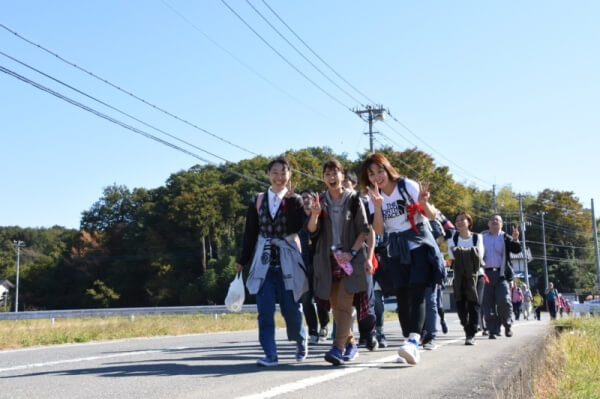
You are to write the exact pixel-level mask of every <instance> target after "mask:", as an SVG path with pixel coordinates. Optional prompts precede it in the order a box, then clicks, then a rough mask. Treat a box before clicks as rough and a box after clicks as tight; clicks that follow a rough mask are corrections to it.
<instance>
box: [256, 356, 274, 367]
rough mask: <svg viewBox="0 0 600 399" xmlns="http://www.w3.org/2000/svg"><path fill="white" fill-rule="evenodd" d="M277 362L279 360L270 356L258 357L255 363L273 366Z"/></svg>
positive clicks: (261, 365)
mask: <svg viewBox="0 0 600 399" xmlns="http://www.w3.org/2000/svg"><path fill="white" fill-rule="evenodd" d="M278 364H279V361H278V360H277V358H276V357H275V358H270V357H263V358H262V359H258V360H257V361H256V365H257V366H259V367H273V366H277V365H278Z"/></svg>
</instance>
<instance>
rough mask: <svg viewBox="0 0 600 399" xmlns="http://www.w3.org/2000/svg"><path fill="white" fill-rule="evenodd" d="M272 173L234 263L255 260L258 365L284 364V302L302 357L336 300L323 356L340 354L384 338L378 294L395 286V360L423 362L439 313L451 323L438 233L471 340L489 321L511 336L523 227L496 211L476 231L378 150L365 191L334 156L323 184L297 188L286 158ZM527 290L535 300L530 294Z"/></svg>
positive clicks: (367, 168) (323, 329) (363, 179)
mask: <svg viewBox="0 0 600 399" xmlns="http://www.w3.org/2000/svg"><path fill="white" fill-rule="evenodd" d="M267 172H268V176H269V180H270V183H271V186H270V187H269V189H268V190H267V191H266V192H264V193H259V194H258V195H256V196H255V197H253V198H252V201H251V202H250V204H249V206H248V210H247V215H246V226H245V230H244V236H243V244H242V252H241V255H240V257H239V258H238V260H237V264H236V268H237V269H238V271H241V270H243V268H244V267H245V266H246V267H248V266H249V272H248V277H247V281H246V286H247V289H248V292H249V293H250V294H252V295H256V304H257V309H258V327H259V328H258V330H259V341H260V345H261V347H262V349H263V352H264V357H262V358H260V359H258V360H257V364H258V365H259V366H266V367H268V366H275V365H277V364H278V355H277V344H276V341H275V321H274V313H275V304H276V303H277V302H278V303H279V304H280V309H281V313H282V315H283V317H284V319H285V323H286V332H287V338H288V340H291V341H294V342H296V352H295V358H296V360H297V361H302V360H304V359H305V358H306V357H307V355H308V350H309V344H315V343H317V342H318V341H319V340H320V339H321V338H325V337H326V336H327V335H328V334H329V330H328V327H327V326H328V324H329V321H330V320H329V310H331V311H332V313H333V327H332V337H333V338H332V339H333V345H332V347H331V348H330V349H329V350H328V351H327V352H326V353H325V356H324V357H325V360H326V361H327V362H329V363H331V364H333V365H341V364H344V363H345V362H349V361H352V360H354V359H356V357H357V356H358V355H359V351H358V346H359V345H364V346H365V347H366V348H367V349H369V350H376V349H377V348H378V347H385V346H387V344H388V343H387V341H386V337H385V334H384V330H383V297H384V296H388V295H395V296H396V300H397V314H398V319H399V323H400V327H401V330H402V335H403V338H404V339H403V341H402V343H401V345H400V346H399V348H398V355H399V358H398V361H399V362H403V363H409V364H417V363H418V362H419V360H420V355H419V350H418V349H419V346H422V347H423V348H424V349H435V347H436V345H435V337H436V334H437V324H438V319H439V321H440V323H441V327H442V331H443V332H444V333H446V332H447V331H448V328H447V325H446V323H445V320H444V313H443V306H442V304H441V298H442V289H443V287H444V284H445V283H446V263H445V260H444V256H443V255H442V253H441V251H440V245H439V244H440V243H441V242H442V241H446V242H447V244H448V255H449V257H450V259H451V260H452V264H453V268H454V279H453V289H454V293H455V297H456V307H457V312H458V316H459V319H460V322H461V324H462V326H463V328H464V331H465V344H466V345H474V344H475V335H476V333H477V332H478V331H479V330H483V329H485V330H486V331H487V334H488V336H489V338H490V339H495V338H496V337H497V336H499V335H500V334H501V327H504V333H505V335H506V336H507V337H510V336H512V335H513V331H512V329H511V327H512V322H513V299H515V298H516V297H515V296H513V295H512V291H511V288H510V287H509V282H511V281H512V280H513V273H512V267H511V265H510V256H509V252H512V253H519V252H520V251H521V245H520V244H519V242H518V237H519V232H518V230H517V229H516V227H513V229H512V231H511V234H507V233H505V232H504V231H503V229H502V228H503V221H502V218H501V217H500V215H492V216H491V217H490V219H489V223H488V226H489V230H487V231H485V232H483V233H481V234H476V233H473V232H472V231H471V229H472V226H473V219H472V217H471V216H470V215H469V214H468V213H467V212H460V213H458V214H457V215H456V216H455V218H454V220H453V222H454V223H452V222H451V221H450V220H448V219H446V218H445V217H444V215H443V214H441V212H439V211H438V210H437V209H436V208H435V207H434V206H433V204H432V203H431V201H430V193H429V187H428V185H425V184H421V183H418V182H416V181H414V180H411V179H409V178H406V177H401V176H400V175H399V173H398V172H397V171H396V170H395V169H394V168H393V166H392V165H391V164H390V162H389V161H388V160H387V159H386V158H385V156H383V155H382V154H378V153H375V154H372V155H370V156H369V157H367V159H366V160H365V161H364V162H363V164H362V166H361V170H360V186H361V187H362V192H363V194H364V195H362V196H361V195H360V194H359V192H357V191H356V190H355V188H356V187H357V185H358V183H359V182H358V179H357V178H356V175H355V174H353V173H352V172H350V171H348V172H346V171H345V170H344V167H343V166H342V164H341V163H340V162H339V161H338V160H335V159H332V160H329V161H327V162H326V163H325V164H324V165H323V167H322V178H323V181H324V183H325V186H326V190H325V191H324V192H322V193H320V194H315V193H311V192H309V191H302V192H301V194H300V195H298V194H296V193H295V189H294V187H293V186H292V185H291V184H290V178H291V168H290V164H289V162H288V160H287V159H285V158H283V157H281V158H276V159H274V160H272V161H271V162H270V163H269V165H268V170H267ZM519 289H520V288H519ZM529 297H530V301H532V302H533V303H534V304H535V297H531V294H529ZM521 301H523V299H522V300H521ZM515 310H516V308H515ZM303 313H304V317H305V319H306V323H307V325H308V329H305V328H304V323H303V320H302V314H303ZM515 313H517V312H515ZM525 317H526V318H528V314H527V315H526V316H525ZM354 318H356V320H357V321H358V331H359V337H358V338H359V339H358V340H357V339H356V337H355V336H354V335H353V323H354ZM319 327H320V328H319Z"/></svg>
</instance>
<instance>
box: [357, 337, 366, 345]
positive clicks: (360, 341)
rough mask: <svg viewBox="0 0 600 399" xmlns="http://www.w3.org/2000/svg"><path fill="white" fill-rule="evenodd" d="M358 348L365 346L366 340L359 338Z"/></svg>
mask: <svg viewBox="0 0 600 399" xmlns="http://www.w3.org/2000/svg"><path fill="white" fill-rule="evenodd" d="M358 346H367V339H366V338H360V339H359V340H358Z"/></svg>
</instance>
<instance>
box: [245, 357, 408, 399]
mask: <svg viewBox="0 0 600 399" xmlns="http://www.w3.org/2000/svg"><path fill="white" fill-rule="evenodd" d="M397 357H398V356H396V355H394V356H388V357H384V358H381V359H377V360H373V361H371V362H368V363H359V364H356V365H353V366H351V367H344V368H341V369H337V370H335V371H331V372H329V373H327V374H324V375H319V376H316V377H308V378H305V379H303V380H298V381H296V382H292V383H289V384H283V385H279V386H277V387H274V388H271V389H269V390H267V391H264V392H260V393H257V394H253V395H247V396H240V397H238V398H237V399H264V398H272V397H275V396H277V395H283V394H284V393H289V392H293V391H298V390H300V389H304V388H307V387H309V386H312V385H317V384H320V383H322V382H326V381H330V380H333V379H336V378H339V377H343V376H345V375H349V374H354V373H357V372H359V371H362V370H364V369H367V368H369V367H374V366H379V365H380V364H382V363H386V362H391V361H394V360H396V358H397Z"/></svg>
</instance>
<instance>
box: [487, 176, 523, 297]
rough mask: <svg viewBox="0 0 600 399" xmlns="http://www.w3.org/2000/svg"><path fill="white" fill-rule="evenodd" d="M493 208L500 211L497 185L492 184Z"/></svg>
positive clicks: (496, 211) (495, 211)
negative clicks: (497, 199)
mask: <svg viewBox="0 0 600 399" xmlns="http://www.w3.org/2000/svg"><path fill="white" fill-rule="evenodd" d="M492 208H494V213H498V203H497V202H496V185H495V184H494V185H492ZM527 286H529V284H527Z"/></svg>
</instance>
